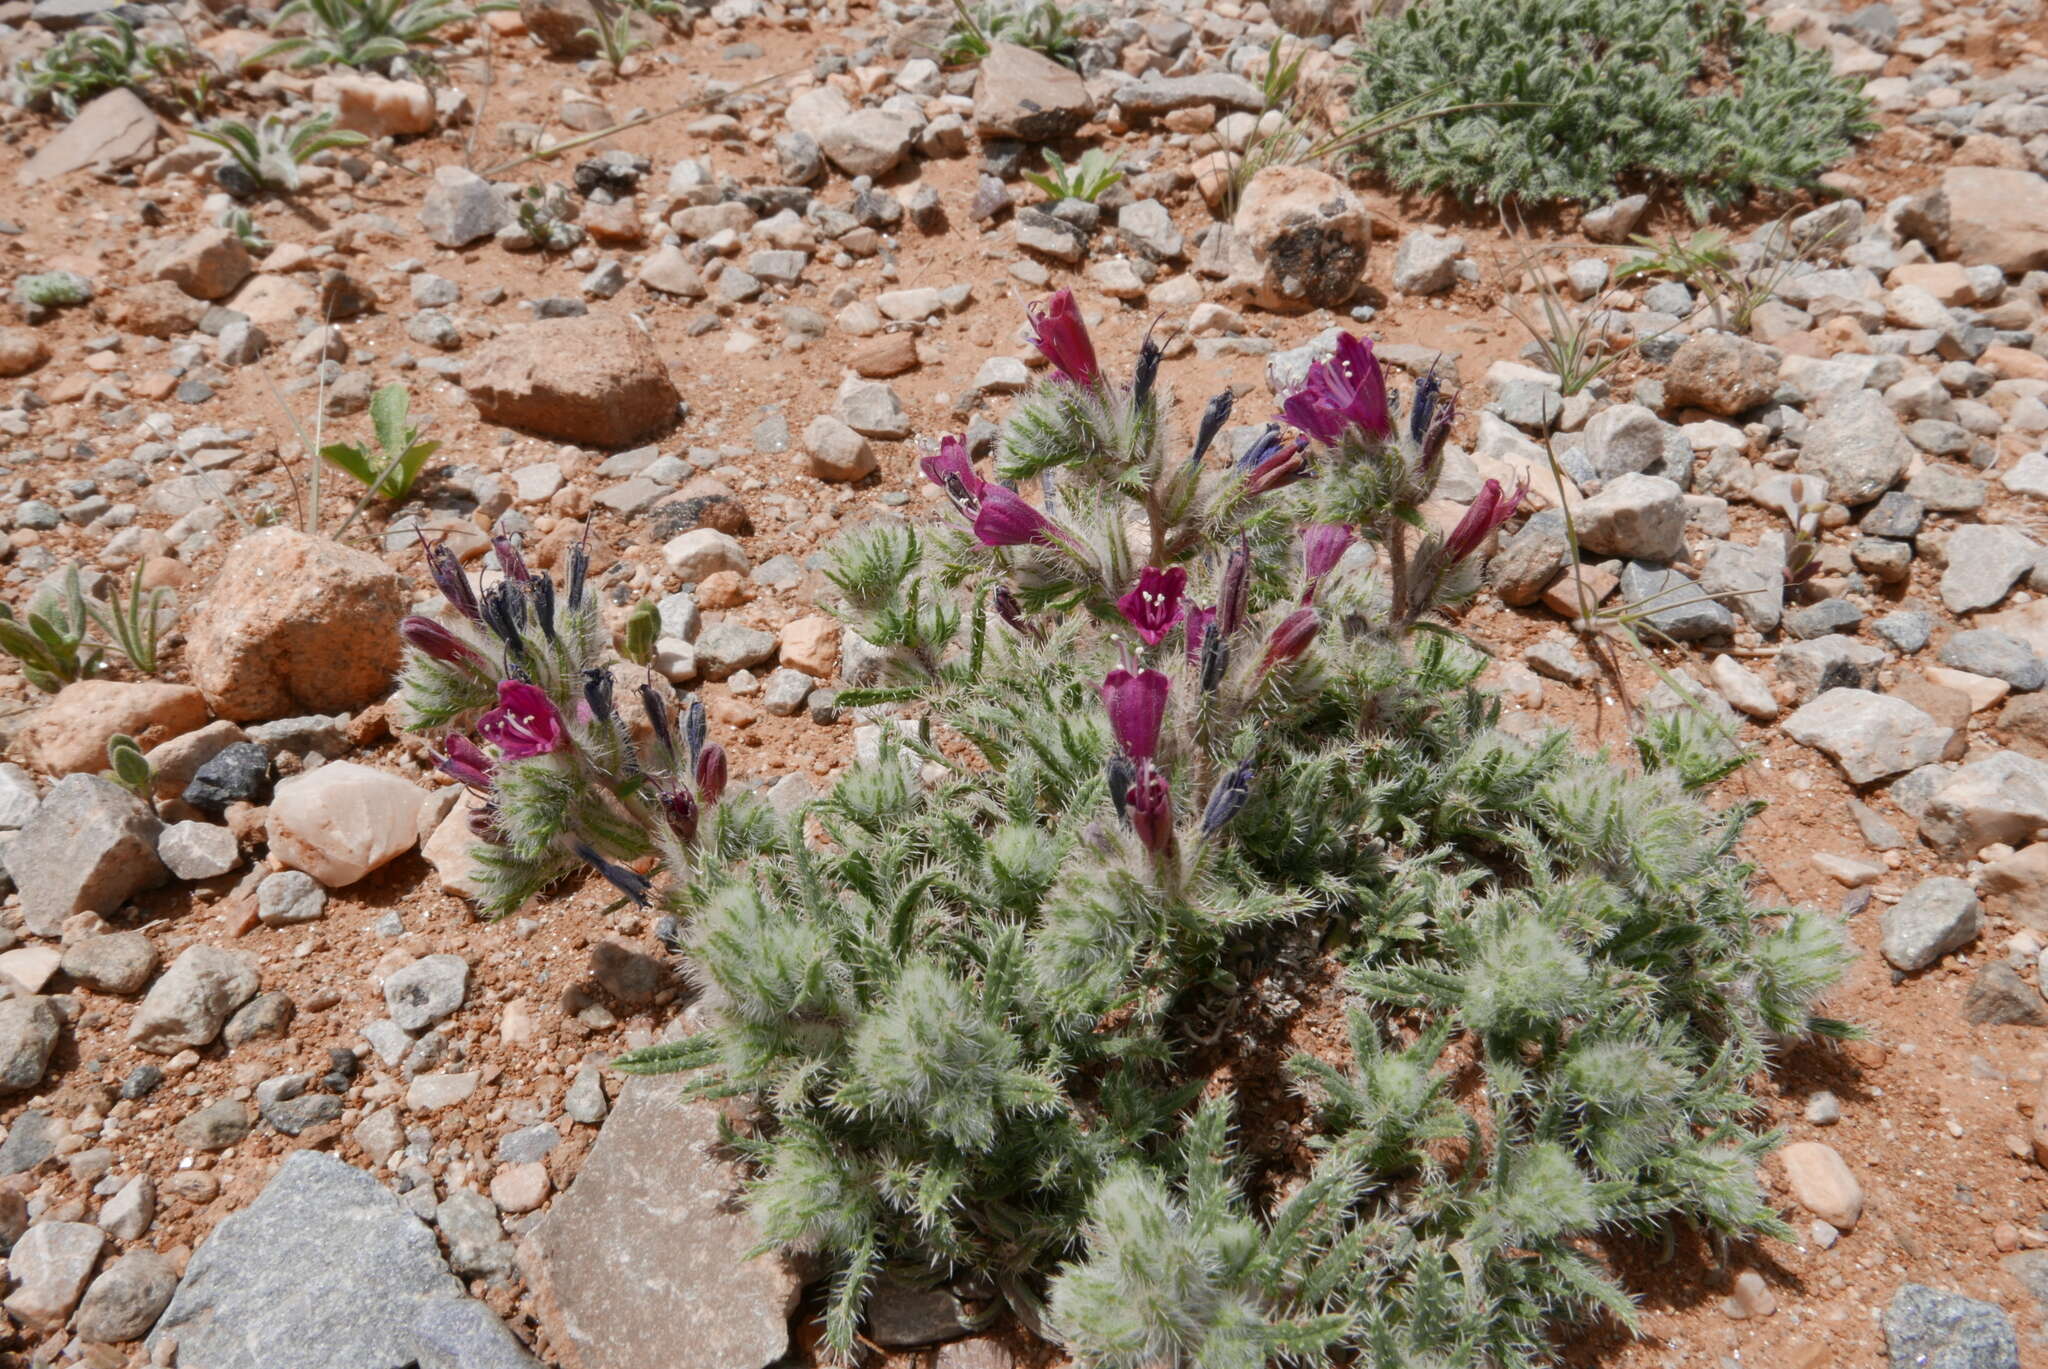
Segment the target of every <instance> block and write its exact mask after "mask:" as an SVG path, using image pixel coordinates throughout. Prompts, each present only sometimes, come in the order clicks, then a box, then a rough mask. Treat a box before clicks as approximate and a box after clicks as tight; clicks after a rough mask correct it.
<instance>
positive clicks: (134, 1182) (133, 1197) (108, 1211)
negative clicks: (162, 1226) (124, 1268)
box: [99, 1174, 156, 1241]
mask: <svg viewBox="0 0 2048 1369" xmlns="http://www.w3.org/2000/svg"><path fill="white" fill-rule="evenodd" d="M155 1221H156V1181H155V1180H153V1179H151V1178H150V1177H149V1176H148V1175H147V1174H138V1175H136V1176H135V1177H134V1178H132V1179H130V1180H129V1181H128V1182H127V1183H125V1184H122V1185H121V1187H120V1188H119V1189H118V1190H117V1191H116V1192H115V1194H114V1196H113V1197H111V1198H109V1199H107V1202H106V1206H104V1207H102V1208H101V1209H100V1217H99V1222H100V1230H102V1231H104V1232H106V1233H107V1234H108V1235H109V1236H112V1237H114V1238H115V1239H116V1240H122V1241H139V1240H141V1239H142V1238H143V1237H144V1236H146V1235H148V1234H149V1228H150V1225H151V1224H152V1223H154V1222H155Z"/></svg>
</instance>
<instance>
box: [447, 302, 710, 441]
mask: <svg viewBox="0 0 2048 1369" xmlns="http://www.w3.org/2000/svg"><path fill="white" fill-rule="evenodd" d="M462 383H463V385H464V387H465V388H466V389H468V391H469V397H470V399H471V400H472V401H473V402H474V403H475V404H476V410H477V413H478V415H479V416H480V417H482V418H483V420H484V421H485V422H486V423H497V424H501V425H503V426H505V427H508V428H524V429H526V430H527V431H529V432H535V433H539V434H540V435H541V436H543V437H552V438H555V439H557V440H559V441H563V442H581V443H584V444H586V445H589V446H593V447H623V446H626V445H627V444H629V443H632V442H634V441H637V440H638V439H640V438H642V437H644V436H646V435H647V434H649V433H652V432H654V431H656V430H657V429H660V428H665V427H667V426H668V425H669V424H670V423H672V422H674V421H675V416H676V405H677V403H678V402H679V401H680V396H679V395H677V394H676V387H675V384H674V382H672V381H671V380H670V379H669V375H668V367H667V366H666V365H665V364H663V362H662V359H661V356H660V354H659V353H658V352H656V351H655V349H654V343H653V342H652V341H651V340H649V338H648V336H647V334H645V333H643V332H641V331H640V329H639V328H638V327H636V326H635V325H634V324H632V323H631V322H629V321H628V320H626V319H622V318H615V317H612V316H611V315H607V314H589V315H585V316H583V317H581V318H561V319H546V320H543V321H541V322H538V323H529V324H527V325H526V326H525V327H522V328H514V329H512V330H511V331H510V332H508V333H506V334H504V336H502V337H498V338H494V339H493V340H491V341H490V342H488V343H486V344H485V345H484V346H483V347H481V348H479V349H478V350H477V354H476V359H475V360H474V361H472V362H471V363H470V364H469V365H468V366H467V367H465V368H464V369H463V374H462Z"/></svg>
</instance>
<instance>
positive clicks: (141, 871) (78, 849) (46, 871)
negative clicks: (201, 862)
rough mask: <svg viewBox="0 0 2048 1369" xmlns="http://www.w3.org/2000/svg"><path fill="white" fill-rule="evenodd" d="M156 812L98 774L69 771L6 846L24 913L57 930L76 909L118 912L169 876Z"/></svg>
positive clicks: (49, 931)
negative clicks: (159, 848)
mask: <svg viewBox="0 0 2048 1369" xmlns="http://www.w3.org/2000/svg"><path fill="white" fill-rule="evenodd" d="M158 830H159V829H158V823H157V820H156V817H155V815H154V814H152V813H151V812H150V811H149V809H148V808H147V807H145V806H144V804H143V802H142V800H140V799H138V798H136V797H135V796H134V795H133V794H131V793H129V792H128V791H127V790H125V789H123V788H121V786H119V785H117V784H114V783H112V782H111V781H108V780H103V779H101V778H99V777H98V776H97V775H66V776H65V777H64V778H63V779H61V780H59V781H57V783H56V785H55V787H53V788H52V789H51V790H50V793H49V797H47V798H45V799H44V800H43V802H42V805H41V806H40V807H38V808H37V809H36V812H35V816H34V817H32V818H30V819H29V820H28V825H27V826H25V827H23V828H22V829H21V834H20V835H19V836H17V837H16V838H15V839H14V843H13V844H12V845H11V846H9V847H8V848H7V872H8V873H9V874H10V875H12V876H14V884H15V887H16V888H17V889H19V890H20V891H21V917H22V922H23V923H24V924H26V926H27V927H28V929H29V930H30V931H31V932H34V933H35V934H36V935H37V936H47V937H54V936H57V935H59V934H60V933H61V932H62V931H63V929H64V919H65V918H67V917H70V916H71V915H72V914H73V913H82V912H94V913H102V914H104V913H111V912H113V911H114V910H115V909H116V908H119V907H120V906H121V905H122V904H123V903H125V902H127V901H128V899H130V898H131V897H133V896H134V895H135V894H137V893H140V892H141V891H142V890H144V889H148V888H151V887H152V886H154V885H158V884H161V883H163V882H164V881H165V880H166V879H168V878H169V877H170V872H169V871H168V870H166V869H165V868H164V863H163V861H162V860H161V859H160V858H158V856H157V853H156V838H157V832H158Z"/></svg>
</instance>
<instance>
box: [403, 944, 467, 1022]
mask: <svg viewBox="0 0 2048 1369" xmlns="http://www.w3.org/2000/svg"><path fill="white" fill-rule="evenodd" d="M468 996H469V962H468V961H466V960H464V959H463V958H462V957H461V956H459V955H428V956H421V957H420V958H419V959H418V960H415V961H414V962H413V963H412V964H410V965H408V966H406V967H405V968H404V969H402V970H399V971H398V972H396V973H395V974H393V975H392V976H391V977H390V978H389V979H386V980H385V981H384V1003H385V1006H386V1007H388V1008H389V1009H390V1011H391V1020H392V1021H394V1022H396V1023H397V1024H398V1025H399V1026H401V1027H403V1028H404V1029H405V1030H407V1031H409V1032H420V1031H425V1030H426V1029H427V1028H428V1027H431V1026H433V1025H434V1024H435V1023H436V1022H439V1021H441V1020H442V1019H443V1018H446V1017H449V1016H451V1015H453V1014H454V1012H455V1011H456V1010H457V1009H458V1008H460V1007H461V1006H462V1003H463V1000H464V999H465V998H467V997H468Z"/></svg>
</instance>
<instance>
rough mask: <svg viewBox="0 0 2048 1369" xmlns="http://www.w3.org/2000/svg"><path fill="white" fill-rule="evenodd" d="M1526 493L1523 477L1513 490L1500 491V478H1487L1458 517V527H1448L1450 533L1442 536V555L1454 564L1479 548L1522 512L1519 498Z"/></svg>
mask: <svg viewBox="0 0 2048 1369" xmlns="http://www.w3.org/2000/svg"><path fill="white" fill-rule="evenodd" d="M1528 493H1529V481H1528V478H1527V477H1526V476H1525V477H1523V479H1522V483H1521V484H1519V485H1517V486H1515V488H1514V489H1513V491H1511V492H1510V493H1508V494H1505V495H1504V494H1502V493H1501V490H1500V481H1498V480H1489V481H1487V482H1486V483H1485V484H1484V485H1482V486H1480V489H1479V497H1478V498H1477V499H1475V500H1473V501H1472V507H1471V508H1469V509H1466V510H1465V516H1464V517H1463V518H1461V519H1459V520H1458V526H1457V527H1455V528H1452V529H1451V535H1450V536H1449V537H1447V538H1446V539H1444V554H1445V555H1446V556H1448V557H1449V558H1450V559H1451V561H1452V562H1453V563H1454V564H1455V563H1456V562H1459V561H1462V560H1464V559H1465V558H1466V557H1468V556H1470V555H1471V554H1472V553H1473V552H1475V551H1477V550H1479V544H1480V543H1482V542H1484V541H1485V540H1486V539H1487V537H1488V536H1490V535H1491V534H1492V533H1493V531H1494V530H1495V529H1496V528H1498V527H1500V526H1501V525H1502V524H1503V523H1505V522H1507V521H1508V520H1509V519H1510V518H1513V517H1514V516H1515V515H1516V514H1517V513H1519V512H1521V508H1522V500H1523V499H1524V498H1525V497H1526V496H1527V495H1528Z"/></svg>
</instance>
